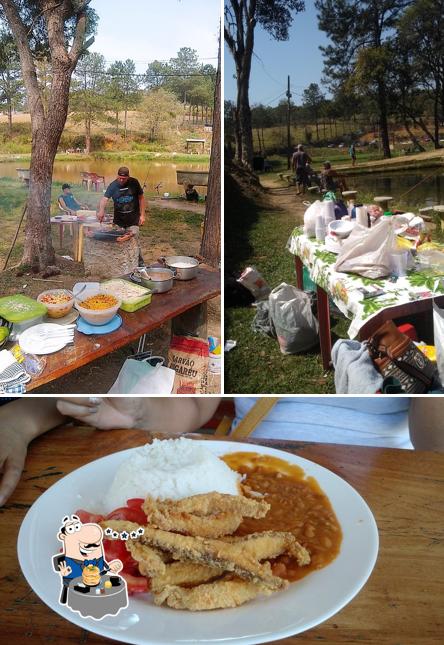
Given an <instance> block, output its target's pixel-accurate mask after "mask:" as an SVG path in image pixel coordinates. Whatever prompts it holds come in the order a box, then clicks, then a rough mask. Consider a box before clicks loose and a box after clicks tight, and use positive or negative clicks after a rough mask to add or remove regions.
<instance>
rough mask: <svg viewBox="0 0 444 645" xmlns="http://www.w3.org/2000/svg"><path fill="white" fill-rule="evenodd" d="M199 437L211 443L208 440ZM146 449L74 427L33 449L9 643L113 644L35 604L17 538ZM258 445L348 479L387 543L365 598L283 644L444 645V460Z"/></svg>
mask: <svg viewBox="0 0 444 645" xmlns="http://www.w3.org/2000/svg"><path fill="white" fill-rule="evenodd" d="M193 436H199V437H200V438H202V437H205V438H206V439H209V440H211V437H208V436H207V435H193ZM146 441H147V433H145V432H142V431H139V430H110V431H106V432H105V431H98V430H95V429H94V428H86V427H75V426H74V427H68V428H66V427H65V428H58V429H56V430H53V431H51V432H48V433H46V434H45V435H42V436H41V437H39V438H38V439H36V440H34V441H33V442H32V444H31V445H30V447H29V451H28V457H27V460H26V467H25V471H24V473H23V476H22V478H21V481H20V483H19V485H18V487H17V489H16V491H15V492H14V494H13V495H12V497H11V498H10V499H9V500H8V502H7V503H6V505H5V506H4V507H3V508H1V509H0V544H1V547H2V548H1V550H0V571H1V573H0V625H1V632H0V633H1V635H2V639H4V642H8V643H9V642H11V643H14V645H28V643H37V644H43V643H55V644H58V643H78V644H79V645H81V644H82V645H83V644H84V643H89V644H95V643H97V644H99V643H108V642H109V643H111V642H113V641H110V640H109V639H107V638H104V637H101V636H98V635H96V634H94V633H91V632H88V631H86V630H85V629H82V628H81V627H77V626H76V625H73V624H68V623H67V621H66V620H65V619H64V618H62V617H60V616H59V615H58V614H56V613H54V612H53V611H52V610H51V609H49V608H48V607H47V606H46V605H45V604H44V603H43V602H42V601H41V600H40V599H39V598H38V597H37V596H36V595H35V594H34V592H33V591H32V589H31V588H30V587H29V586H28V584H27V582H26V580H25V578H24V577H23V575H22V573H21V571H20V566H19V563H18V560H17V551H16V548H17V535H18V531H19V528H20V524H21V522H22V521H23V518H24V516H25V514H26V512H27V510H28V509H29V507H30V506H31V505H32V504H33V502H35V500H36V499H37V498H38V497H39V495H41V494H42V493H43V492H44V491H45V490H47V489H48V488H49V487H50V486H52V485H53V484H54V483H55V482H57V481H58V480H60V479H61V478H62V477H64V476H65V475H67V474H68V473H70V472H72V471H73V470H75V469H76V468H78V467H80V466H82V465H84V464H86V463H89V462H90V461H93V460H95V459H97V458H99V457H103V456H105V455H108V454H110V453H112V452H115V451H117V450H123V449H126V448H131V447H135V446H140V445H142V444H144V443H146ZM249 443H252V444H254V443H255V441H252V440H250V441H249ZM257 443H260V444H261V445H266V446H271V447H274V448H278V449H280V450H284V451H287V452H289V453H292V454H296V455H298V456H300V457H304V458H306V459H309V460H311V461H313V462H316V463H318V464H320V465H321V466H324V467H325V468H328V469H330V470H331V471H333V472H334V473H336V474H337V475H339V476H340V477H342V478H343V479H345V480H346V481H347V482H348V483H349V484H351V486H353V487H354V488H355V489H356V490H357V491H358V492H359V493H360V495H361V496H362V497H363V498H364V499H365V500H366V502H367V504H368V505H369V507H370V508H371V510H372V512H373V514H374V516H375V519H376V522H377V525H378V529H379V536H380V549H379V555H378V559H377V562H376V566H375V568H374V570H373V573H372V574H371V576H370V578H369V580H368V581H367V583H366V584H365V586H364V587H363V588H362V590H361V591H360V592H359V593H358V595H357V596H356V597H355V598H353V599H352V600H351V602H350V603H349V604H348V605H347V606H346V607H344V608H343V609H342V610H341V611H339V612H338V613H337V614H336V615H334V616H332V617H331V618H329V619H328V620H326V621H325V622H323V623H322V624H320V625H318V626H317V627H314V628H312V629H310V630H308V631H306V632H304V633H303V634H299V635H297V636H291V637H289V638H286V639H284V640H280V641H276V642H277V643H285V645H301V644H303V645H309V644H312V643H313V644H314V643H316V644H317V643H328V645H335V644H338V645H339V644H341V645H342V644H348V645H356V644H358V643H359V644H366V643H371V644H372V645H438V643H439V644H441V643H443V642H444V612H443V600H444V522H443V517H444V494H443V493H444V454H440V453H433V452H419V451H417V452H415V451H410V450H396V449H383V448H367V447H360V446H343V445H333V444H317V443H300V442H290V441H263V440H261V441H260V442H257ZM296 611H297V607H295V612H296ZM148 636H149V634H147V637H148ZM190 636H191V635H189V636H188V638H190ZM114 642H115V641H114ZM188 642H192V640H189V641H188Z"/></svg>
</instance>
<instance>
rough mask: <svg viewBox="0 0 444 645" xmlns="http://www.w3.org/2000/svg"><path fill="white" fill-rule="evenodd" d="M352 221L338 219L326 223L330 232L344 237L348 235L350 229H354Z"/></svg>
mask: <svg viewBox="0 0 444 645" xmlns="http://www.w3.org/2000/svg"><path fill="white" fill-rule="evenodd" d="M354 227H355V224H354V222H347V220H342V219H338V220H335V221H334V222H330V224H329V225H328V228H329V231H330V233H333V234H334V235H337V236H338V237H340V238H342V239H344V238H345V237H348V236H349V235H350V233H351V232H352V230H353V229H354Z"/></svg>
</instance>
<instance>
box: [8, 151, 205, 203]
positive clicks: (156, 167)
mask: <svg viewBox="0 0 444 645" xmlns="http://www.w3.org/2000/svg"><path fill="white" fill-rule="evenodd" d="M124 165H127V166H128V167H129V169H130V173H131V176H132V177H136V178H137V179H138V180H139V181H140V183H141V184H142V185H143V184H144V183H145V184H146V189H145V191H146V193H147V194H148V195H156V194H160V195H163V193H166V192H167V193H170V194H176V195H177V194H182V193H183V188H182V186H181V185H178V184H177V178H176V170H196V171H197V170H208V163H192V164H191V163H188V164H187V163H182V162H181V163H172V162H161V161H131V162H128V163H125V162H123V161H120V162H119V161H115V160H112V161H110V160H105V161H102V160H96V161H95V160H93V159H88V160H86V159H85V161H82V160H80V159H73V161H56V162H55V163H54V174H53V178H54V180H55V181H62V182H65V181H66V182H67V183H70V184H72V186H73V187H75V186H80V184H81V176H80V173H81V172H95V173H97V174H98V175H103V176H104V177H105V184H106V185H108V184H109V183H110V182H111V181H113V180H114V179H115V178H116V173H117V169H118V167H119V166H124ZM19 167H21V168H28V167H29V164H27V163H26V162H23V161H22V162H17V161H14V162H11V161H7V162H2V163H0V175H1V176H2V177H13V178H14V179H17V176H18V175H17V168H19ZM156 187H157V188H156ZM196 190H197V191H198V193H199V194H200V195H206V193H207V188H206V186H196Z"/></svg>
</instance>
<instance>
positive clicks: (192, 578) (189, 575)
mask: <svg viewBox="0 0 444 645" xmlns="http://www.w3.org/2000/svg"><path fill="white" fill-rule="evenodd" d="M222 573H223V571H222V570H221V569H219V568H216V567H210V566H208V565H206V564H199V563H198V562H191V561H190V560H186V561H184V562H179V561H177V562H171V563H170V564H166V565H165V571H164V572H163V573H162V574H159V575H155V576H154V577H153V578H152V580H151V589H152V591H153V592H154V593H157V592H160V591H162V589H164V588H165V587H167V586H170V585H180V586H184V587H191V586H195V585H199V584H202V583H203V582H208V581H209V580H214V579H215V578H218V577H220V576H221V574H222Z"/></svg>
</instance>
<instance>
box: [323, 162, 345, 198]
mask: <svg viewBox="0 0 444 645" xmlns="http://www.w3.org/2000/svg"><path fill="white" fill-rule="evenodd" d="M320 180H321V189H322V190H324V191H332V192H336V191H337V190H338V189H339V190H348V189H347V184H346V181H345V178H344V177H343V176H342V175H340V174H339V173H338V172H336V170H333V168H332V167H331V163H330V162H329V161H326V162H325V163H324V169H323V170H322V172H321V176H320Z"/></svg>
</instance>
